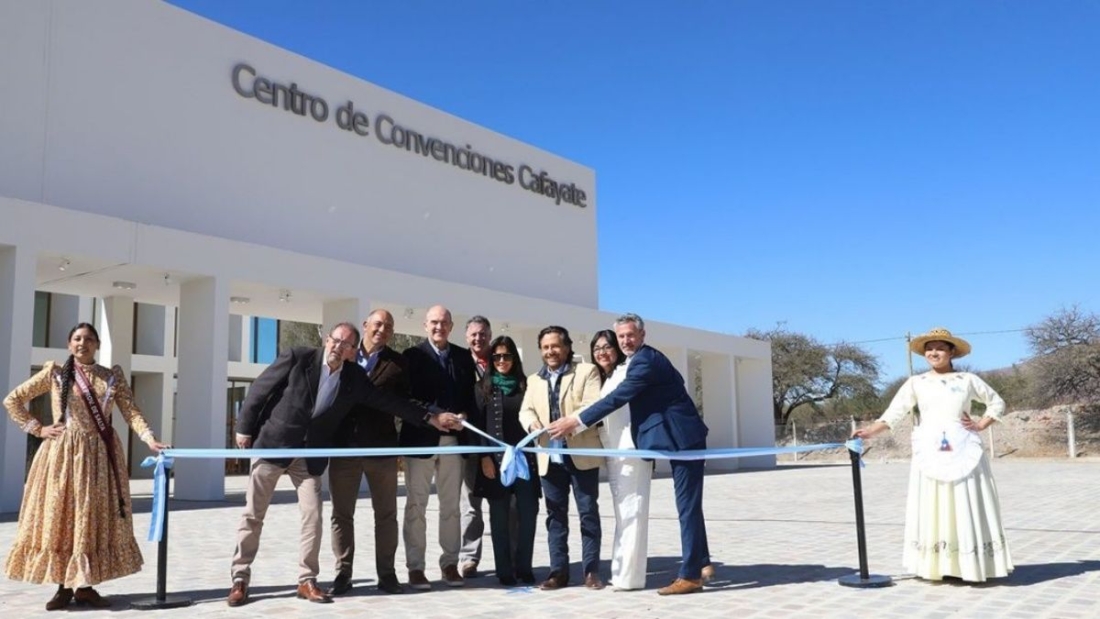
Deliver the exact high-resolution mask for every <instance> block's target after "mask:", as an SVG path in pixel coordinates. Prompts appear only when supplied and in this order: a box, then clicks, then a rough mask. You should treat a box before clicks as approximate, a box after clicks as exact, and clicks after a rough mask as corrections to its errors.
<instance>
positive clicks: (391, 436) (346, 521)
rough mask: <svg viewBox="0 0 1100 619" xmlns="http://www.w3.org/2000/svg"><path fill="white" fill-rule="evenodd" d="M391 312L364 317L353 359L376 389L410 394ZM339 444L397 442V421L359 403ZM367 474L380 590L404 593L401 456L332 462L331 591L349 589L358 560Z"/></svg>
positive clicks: (368, 445) (357, 445) (342, 429)
mask: <svg viewBox="0 0 1100 619" xmlns="http://www.w3.org/2000/svg"><path fill="white" fill-rule="evenodd" d="M393 333H394V331H393V315H392V314H390V313H389V312H387V311H386V310H384V309H379V310H375V311H373V312H371V313H370V315H369V316H367V319H366V320H364V321H363V342H362V344H361V345H360V346H359V350H358V352H357V353H356V356H355V362H356V363H357V364H358V365H359V367H361V368H362V369H363V371H364V372H366V374H367V378H368V379H369V380H370V382H371V384H373V385H374V386H375V387H377V388H379V389H381V390H383V391H388V392H390V393H394V394H397V395H400V396H402V397H407V396H408V394H409V377H408V372H407V371H406V368H405V359H404V358H403V357H402V356H401V354H400V353H398V352H397V351H396V350H394V349H392V348H390V346H389V344H390V341H391V340H392V339H393ZM336 440H337V442H336V446H337V447H350V448H374V447H396V446H397V423H396V419H395V418H394V417H393V415H387V414H385V413H382V412H380V411H377V410H374V409H372V408H369V407H367V406H363V405H360V406H357V407H355V408H354V409H353V410H352V411H351V413H350V414H349V415H348V416H347V418H346V419H345V420H344V423H343V425H342V426H341V427H340V430H339V431H338V432H337V433H336ZM364 476H365V477H366V478H367V486H368V487H369V488H370V500H371V507H372V508H373V509H374V564H375V569H376V570H377V574H378V589H379V590H380V591H382V592H384V593H403V592H404V588H403V587H402V586H401V582H400V581H399V580H398V579H397V571H396V569H395V568H394V557H395V556H396V555H397V541H398V537H397V535H398V529H397V456H388V457H387V456H373V457H360V458H334V459H333V460H332V463H331V464H330V465H329V470H328V483H329V490H330V492H331V495H332V554H333V555H334V556H335V557H336V578H335V580H334V581H333V583H332V587H331V588H330V589H329V594H330V595H342V594H344V593H347V592H348V591H350V590H351V587H352V568H353V566H354V562H355V503H356V501H357V499H358V498H359V484H360V483H361V482H362V480H363V477H364Z"/></svg>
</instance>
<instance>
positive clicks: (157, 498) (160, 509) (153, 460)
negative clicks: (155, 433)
mask: <svg viewBox="0 0 1100 619" xmlns="http://www.w3.org/2000/svg"><path fill="white" fill-rule="evenodd" d="M173 462H174V461H173V460H172V458H171V457H170V456H166V455H164V453H163V452H161V453H159V454H157V455H156V456H148V457H147V458H145V459H144V460H142V461H141V466H142V468H146V469H147V468H149V467H155V468H153V509H152V514H151V515H150V516H151V517H150V520H149V541H150V542H159V541H160V540H161V538H162V537H163V536H164V509H165V503H166V502H167V501H168V496H167V495H168V469H170V468H172V464H173Z"/></svg>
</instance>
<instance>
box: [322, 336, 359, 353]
mask: <svg viewBox="0 0 1100 619" xmlns="http://www.w3.org/2000/svg"><path fill="white" fill-rule="evenodd" d="M328 339H329V340H330V341H331V342H332V349H333V350H336V349H338V348H355V343H354V342H349V341H348V340H338V339H336V338H334V337H332V336H331V335H330V336H328Z"/></svg>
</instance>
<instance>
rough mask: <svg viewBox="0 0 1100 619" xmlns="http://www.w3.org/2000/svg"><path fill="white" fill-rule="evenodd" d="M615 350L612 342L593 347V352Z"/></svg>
mask: <svg viewBox="0 0 1100 619" xmlns="http://www.w3.org/2000/svg"><path fill="white" fill-rule="evenodd" d="M613 350H615V347H614V346H612V345H610V344H604V345H603V346H597V347H595V348H593V349H592V352H611V351H613Z"/></svg>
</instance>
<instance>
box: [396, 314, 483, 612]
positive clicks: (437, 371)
mask: <svg viewBox="0 0 1100 619" xmlns="http://www.w3.org/2000/svg"><path fill="white" fill-rule="evenodd" d="M453 328H454V322H453V321H452V319H451V312H450V310H448V309H447V308H445V307H443V306H442V305H436V306H434V307H432V308H430V309H429V310H428V313H427V315H426V316H425V317H424V331H425V332H426V333H427V335H428V340H427V341H425V342H422V343H421V344H419V345H417V346H414V347H413V348H410V349H408V350H406V351H405V352H404V353H403V356H404V357H405V361H406V363H407V364H408V370H409V388H410V391H409V393H410V395H411V397H412V398H413V399H414V400H416V401H418V402H422V403H424V404H425V405H427V406H428V409H429V410H432V411H436V410H438V411H453V412H455V413H465V414H466V415H467V416H468V415H470V414H471V413H473V412H474V408H475V406H476V405H475V403H474V379H475V377H476V376H477V368H476V366H475V365H474V360H473V357H471V356H470V351H469V350H467V349H465V348H463V347H461V346H456V345H454V344H451V343H450V341H449V340H448V338H449V337H450V335H451V330H452V329H453ZM468 441H469V439H468V437H467V433H466V431H464V430H463V431H457V432H456V431H446V432H441V431H439V430H437V429H435V428H424V427H416V426H414V425H413V424H404V425H402V426H401V436H400V438H399V443H400V445H401V446H402V447H435V446H450V445H459V444H465V443H467V442H468ZM463 469H464V466H463V456H462V455H459V454H446V455H435V456H419V457H411V456H410V457H405V491H406V497H405V526H404V529H403V531H402V535H403V536H404V540H405V563H406V566H407V567H408V570H409V586H410V587H412V588H413V589H416V590H421V591H423V590H428V589H431V588H432V584H431V581H429V580H428V578H427V576H426V575H425V573H424V568H425V565H426V563H425V553H426V551H427V541H426V535H427V521H426V519H425V512H426V510H427V506H428V499H429V497H430V496H431V489H432V480H433V478H434V480H435V488H436V495H437V498H438V501H439V546H440V551H441V552H440V555H439V568H440V572H441V576H442V580H443V584H445V585H447V586H449V587H461V586H463V585H464V584H465V581H464V580H463V578H462V574H461V573H460V572H459V569H458V558H459V551H460V550H461V547H462V528H461V525H462V512H461V507H460V497H461V495H462V474H463Z"/></svg>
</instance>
